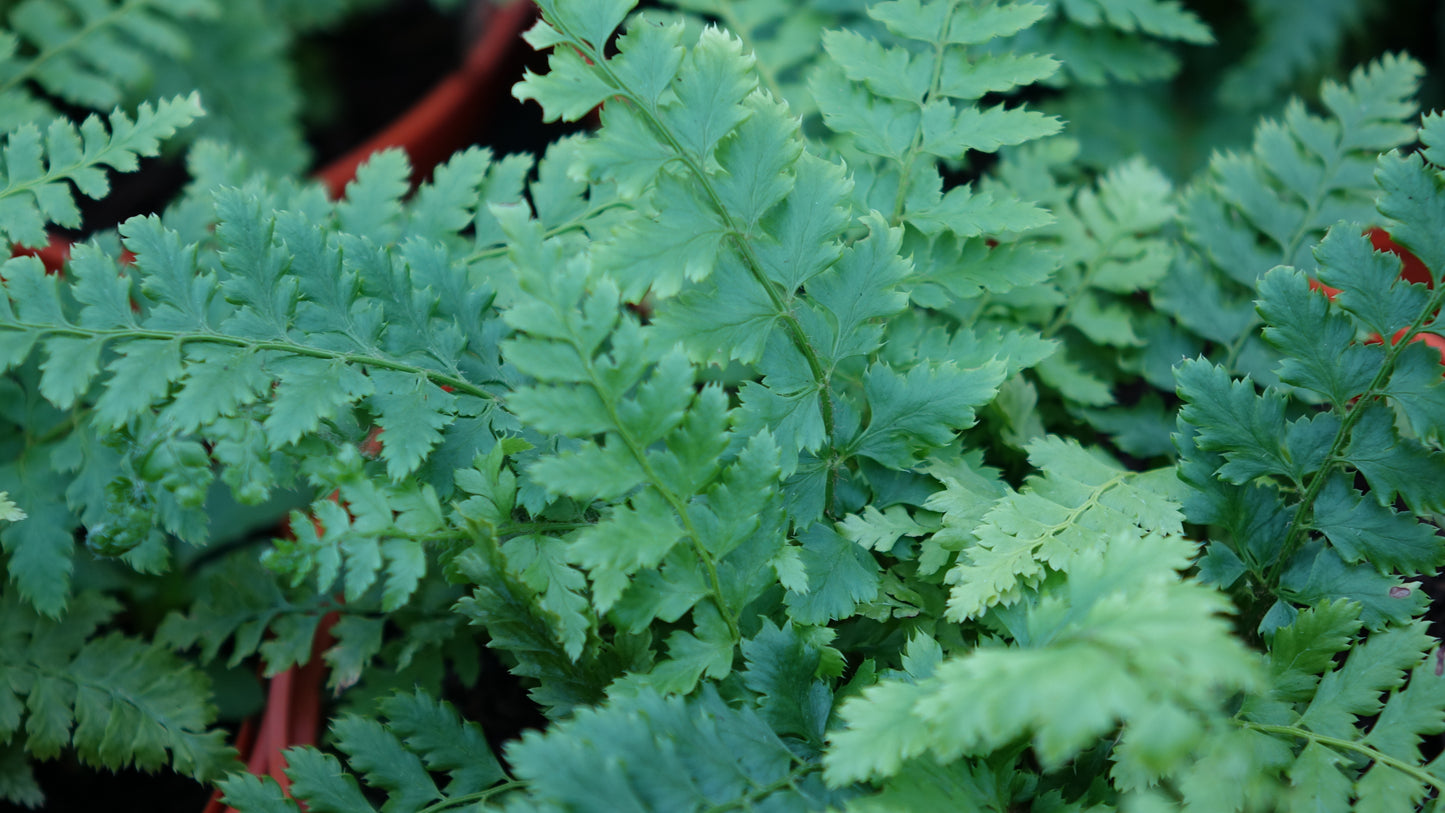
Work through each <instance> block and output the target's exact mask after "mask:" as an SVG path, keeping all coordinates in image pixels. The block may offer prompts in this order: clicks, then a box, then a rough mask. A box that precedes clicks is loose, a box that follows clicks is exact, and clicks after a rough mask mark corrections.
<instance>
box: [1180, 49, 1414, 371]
mask: <svg viewBox="0 0 1445 813" xmlns="http://www.w3.org/2000/svg"><path fill="white" fill-rule="evenodd" d="M1420 70H1421V68H1420V66H1419V64H1417V63H1416V62H1414V61H1413V60H1410V59H1409V58H1406V57H1399V56H1393V55H1387V56H1385V57H1383V58H1382V59H1380V60H1378V61H1376V62H1373V63H1371V64H1370V65H1368V66H1365V67H1362V68H1359V69H1357V70H1355V71H1354V72H1353V73H1352V74H1351V75H1350V78H1349V81H1348V83H1347V84H1343V85H1341V84H1337V83H1334V82H1326V83H1324V85H1323V86H1322V89H1321V99H1322V101H1323V104H1324V106H1325V108H1326V109H1327V110H1328V111H1329V114H1330V115H1329V117H1328V118H1319V117H1316V116H1314V115H1312V114H1310V113H1309V112H1308V111H1307V110H1306V108H1305V106H1304V104H1303V103H1302V102H1299V101H1293V102H1290V103H1289V105H1287V106H1286V108H1285V110H1284V115H1283V119H1282V120H1281V121H1268V120H1267V121H1265V122H1264V123H1262V124H1261V125H1260V127H1259V128H1258V129H1257V130H1256V132H1255V138H1254V143H1253V146H1252V147H1251V149H1250V150H1249V152H1247V153H1245V154H1223V155H1217V156H1215V158H1214V159H1213V160H1212V161H1211V164H1210V168H1209V169H1208V170H1207V171H1206V172H1205V173H1204V174H1203V175H1202V176H1201V177H1200V178H1199V179H1198V180H1197V181H1196V183H1195V184H1194V185H1193V186H1192V187H1191V188H1190V189H1189V190H1187V191H1186V192H1185V194H1184V196H1183V199H1182V202H1181V209H1180V210H1181V214H1182V216H1183V221H1184V229H1185V235H1186V237H1187V238H1188V240H1189V242H1190V243H1191V244H1192V245H1193V246H1194V248H1195V251H1196V252H1197V253H1198V255H1199V256H1200V258H1202V259H1203V260H1204V262H1205V265H1204V266H1200V265H1196V264H1193V263H1184V264H1180V265H1177V266H1176V270H1175V271H1174V272H1172V273H1171V274H1170V275H1169V276H1168V277H1167V278H1166V279H1165V281H1164V282H1163V284H1162V285H1161V286H1160V289H1159V290H1158V291H1157V292H1156V293H1155V295H1154V302H1155V303H1156V305H1157V306H1158V307H1160V308H1161V309H1163V310H1165V311H1167V312H1169V313H1170V314H1172V315H1174V316H1175V317H1176V318H1178V319H1179V320H1180V322H1181V323H1182V324H1184V325H1185V326H1186V327H1187V328H1188V329H1189V330H1190V331H1192V332H1193V333H1195V334H1196V335H1198V336H1201V337H1204V338H1206V339H1209V340H1211V341H1214V342H1218V343H1220V344H1222V345H1224V346H1225V349H1224V351H1223V357H1222V360H1223V361H1224V363H1225V365H1226V366H1227V367H1230V368H1232V369H1241V370H1243V371H1246V372H1249V373H1250V374H1251V375H1252V376H1253V377H1254V378H1255V379H1256V380H1259V381H1264V382H1266V383H1272V374H1271V373H1270V371H1269V365H1268V364H1267V363H1260V362H1261V361H1263V360H1264V359H1265V358H1268V356H1269V353H1268V351H1266V350H1264V348H1262V347H1260V346H1259V345H1258V344H1257V340H1256V339H1255V338H1254V336H1253V329H1254V327H1255V326H1256V325H1257V324H1258V322H1257V321H1256V319H1255V318H1254V315H1253V312H1252V303H1251V299H1252V291H1253V289H1254V286H1255V284H1256V282H1257V281H1258V279H1259V278H1260V277H1261V276H1262V275H1263V274H1264V272H1266V271H1268V270H1269V269H1271V268H1273V267H1274V266H1276V265H1279V264H1288V265H1293V266H1294V267H1296V268H1300V269H1302V270H1304V271H1306V272H1309V271H1313V270H1314V269H1315V268H1316V267H1317V261H1316V260H1315V258H1314V256H1313V255H1312V253H1311V248H1312V246H1313V245H1314V243H1315V242H1316V241H1317V240H1318V239H1319V238H1320V237H1322V236H1323V232H1324V230H1325V229H1326V228H1327V227H1329V226H1332V225H1334V223H1335V222H1336V221H1338V220H1341V219H1346V220H1351V221H1355V222H1361V223H1368V222H1370V221H1371V220H1373V219H1374V213H1373V206H1372V197H1373V186H1372V184H1371V183H1370V169H1371V167H1372V166H1373V163H1374V160H1375V157H1376V155H1377V154H1378V153H1380V152H1384V151H1386V150H1389V149H1392V148H1394V147H1396V146H1399V145H1401V144H1403V143H1405V142H1406V141H1408V140H1409V139H1410V138H1411V137H1412V135H1411V128H1410V127H1409V126H1408V125H1406V124H1404V123H1403V121H1402V120H1403V119H1405V118H1406V117H1408V116H1409V115H1410V114H1411V113H1412V112H1413V105H1412V103H1411V101H1410V97H1411V96H1412V95H1413V94H1414V92H1415V89H1416V87H1417V85H1418V83H1419V78H1420ZM1205 268H1208V269H1209V270H1208V271H1204V269H1205ZM1245 363H1247V366H1241V365H1242V364H1245Z"/></svg>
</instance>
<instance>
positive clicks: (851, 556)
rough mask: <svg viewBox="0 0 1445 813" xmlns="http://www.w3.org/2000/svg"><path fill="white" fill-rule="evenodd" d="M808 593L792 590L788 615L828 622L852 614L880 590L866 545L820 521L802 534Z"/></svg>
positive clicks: (806, 621)
mask: <svg viewBox="0 0 1445 813" xmlns="http://www.w3.org/2000/svg"><path fill="white" fill-rule="evenodd" d="M800 539H801V541H802V543H803V550H802V554H801V558H802V563H803V570H804V571H805V572H806V573H807V574H808V590H807V592H805V593H800V592H795V591H791V590H790V591H789V592H788V594H787V597H786V599H784V600H785V601H786V602H787V605H788V615H789V616H790V617H791V618H792V619H793V620H794V621H795V622H797V623H799V624H825V623H827V622H829V621H831V620H833V619H836V618H846V617H848V616H849V615H851V614H852V613H853V611H854V608H855V607H857V606H858V603H859V602H864V601H872V600H873V597H874V596H875V595H877V593H878V563H877V562H876V561H874V559H873V556H872V555H871V554H869V553H868V551H867V550H866V549H864V548H863V546H861V545H858V544H855V543H853V542H851V541H849V540H848V539H845V538H844V537H842V536H839V535H838V533H837V532H836V531H834V530H833V529H831V528H829V527H827V526H826V525H823V524H821V523H819V524H815V525H813V526H811V527H809V528H808V529H807V530H806V531H804V532H803V533H802V534H801V535H800Z"/></svg>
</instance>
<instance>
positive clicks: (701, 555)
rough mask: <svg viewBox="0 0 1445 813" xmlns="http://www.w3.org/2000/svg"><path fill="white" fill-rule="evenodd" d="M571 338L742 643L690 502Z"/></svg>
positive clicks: (583, 348) (577, 339) (584, 348)
mask: <svg viewBox="0 0 1445 813" xmlns="http://www.w3.org/2000/svg"><path fill="white" fill-rule="evenodd" d="M569 339H570V340H571V344H572V348H573V350H575V351H576V353H577V357H578V358H580V359H583V361H584V366H585V367H586V368H587V378H588V380H589V381H590V382H591V384H592V389H593V390H595V391H596V392H597V397H598V398H599V399H600V400H601V401H602V404H603V405H604V406H605V407H606V408H607V415H608V417H609V418H611V419H612V426H613V431H615V432H616V433H617V436H618V437H619V438H621V439H622V442H623V443H625V444H627V450H628V451H629V452H631V453H632V456H633V458H635V459H636V460H637V465H638V466H640V467H641V468H642V473H643V474H644V475H645V476H646V477H647V481H648V482H649V483H650V484H651V486H652V488H653V490H654V491H656V492H657V493H658V494H659V495H660V496H661V497H662V498H663V499H664V500H666V501H667V504H668V505H669V506H671V507H672V510H673V511H674V512H675V513H676V514H677V517H678V519H679V520H681V521H682V527H683V532H684V533H685V534H686V535H687V537H688V538H689V539H690V540H691V541H692V549H693V552H694V553H696V554H697V558H698V560H699V561H701V562H702V564H703V567H704V568H706V569H707V578H708V583H709V585H710V586H711V588H712V598H713V602H714V603H715V604H717V609H718V614H719V615H721V616H722V618H723V621H724V622H725V623H726V624H727V627H728V634H729V635H730V636H731V637H732V639H733V641H734V642H737V641H741V640H742V632H741V630H739V628H738V621H737V618H736V617H734V615H733V612H732V610H731V609H730V608H729V607H728V604H727V599H726V597H725V596H724V594H723V589H722V579H721V578H720V577H719V576H718V572H717V563H716V562H715V561H713V557H712V552H711V551H709V550H708V549H707V546H706V545H704V544H703V542H702V534H701V533H699V532H698V530H697V526H696V525H695V524H694V523H693V521H692V515H691V514H689V513H688V510H687V503H686V501H684V500H683V498H682V497H680V496H679V495H678V494H677V493H676V492H674V491H673V490H672V489H671V488H669V487H668V486H667V480H666V479H664V478H663V477H661V476H659V475H658V473H657V470H656V469H654V468H653V467H652V461H651V460H649V459H648V457H647V448H646V446H645V445H644V444H643V443H642V442H641V441H639V440H638V439H637V438H635V437H633V435H632V433H631V432H630V431H628V429H627V422H626V421H624V420H623V419H622V412H621V409H620V408H619V406H618V404H617V400H616V399H615V398H614V397H613V394H612V392H611V390H610V389H609V388H608V387H607V386H606V384H605V382H603V381H602V379H601V378H599V377H598V375H597V368H596V366H595V365H593V363H592V356H591V352H590V350H589V349H588V346H587V344H586V343H585V342H584V341H583V340H582V339H581V338H580V337H578V336H576V335H575V334H573V335H571V336H570V337H569Z"/></svg>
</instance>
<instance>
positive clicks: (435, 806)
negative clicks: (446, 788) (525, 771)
mask: <svg viewBox="0 0 1445 813" xmlns="http://www.w3.org/2000/svg"><path fill="white" fill-rule="evenodd" d="M525 786H526V783H525V782H522V781H521V780H518V779H511V780H508V781H506V782H503V783H501V784H500V785H493V786H491V787H490V788H487V789H486V790H479V791H477V792H475V793H464V794H462V795H461V796H453V797H452V798H450V799H442V800H441V801H439V802H433V803H432V804H429V805H427V806H426V807H423V808H422V809H421V810H418V811H417V813H439V811H442V810H446V809H447V808H449V807H458V806H460V805H464V804H470V803H471V802H486V801H487V800H489V799H491V798H492V797H493V796H500V795H501V794H503V793H509V792H511V791H514V790H519V789H521V788H523V787H525Z"/></svg>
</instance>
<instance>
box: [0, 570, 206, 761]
mask: <svg viewBox="0 0 1445 813" xmlns="http://www.w3.org/2000/svg"><path fill="white" fill-rule="evenodd" d="M118 609H119V607H118V605H116V604H115V603H114V602H112V601H110V600H108V599H104V598H101V597H99V596H98V595H96V594H86V595H85V596H84V597H79V598H77V599H76V600H75V601H74V602H73V603H72V606H71V608H70V612H69V613H68V614H67V615H66V616H65V617H64V618H62V619H61V620H59V621H54V620H49V619H44V618H42V617H40V616H38V615H36V614H35V613H34V611H33V610H31V609H30V608H29V607H27V606H25V605H24V604H22V603H20V601H19V599H18V597H16V596H15V595H14V594H13V593H12V592H10V591H7V592H6V595H5V596H4V597H3V599H0V616H3V617H4V619H5V623H4V630H5V645H4V647H3V651H4V655H3V656H0V658H3V668H4V670H5V672H6V674H7V675H9V676H10V680H9V684H8V686H7V688H6V690H5V692H4V696H3V699H0V708H3V709H4V711H3V712H0V736H3V737H4V738H5V739H7V740H9V739H11V738H12V737H15V736H16V735H17V734H19V735H20V737H21V741H22V742H24V743H25V748H26V750H27V751H28V752H29V753H30V754H31V755H33V756H35V757H38V758H40V759H53V758H54V757H55V756H56V755H58V754H59V753H60V752H61V750H62V749H66V748H73V749H74V750H75V753H76V755H77V756H78V757H79V758H80V759H81V761H83V762H85V763H87V764H91V765H95V766H99V767H106V768H110V769H112V770H114V769H117V768H121V767H125V766H136V767H139V768H143V769H146V770H154V769H156V768H158V767H161V766H164V765H166V764H169V765H171V766H172V767H173V768H174V769H175V770H177V771H180V772H182V773H186V774H189V775H192V776H195V777H196V778H198V779H202V780H209V779H214V778H216V777H219V776H220V775H221V774H222V773H223V772H224V771H226V770H228V769H230V768H231V767H232V766H233V764H234V752H233V751H232V750H231V748H230V747H228V746H226V745H225V744H224V733H223V732H221V731H219V730H214V731H213V730H210V728H209V727H210V725H211V723H212V721H213V720H214V717H215V711H214V709H212V708H211V707H210V705H209V697H210V690H209V686H208V685H207V681H206V679H205V677H204V676H203V675H202V674H201V673H200V672H199V671H197V670H195V669H194V668H192V667H189V666H186V665H184V664H182V663H181V662H180V661H179V660H178V659H177V658H176V657H175V656H173V655H172V654H171V653H170V652H169V651H168V650H166V649H165V648H164V647H162V646H159V645H154V644H146V643H143V642H141V641H139V640H136V639H134V638H130V637H127V636H124V635H121V634H120V633H115V632H112V633H108V634H105V635H103V636H97V635H96V632H97V628H98V627H100V626H101V625H102V624H105V623H106V622H107V621H108V620H109V618H110V617H111V616H112V615H113V614H114V613H115V612H116V611H117V610H118ZM22 731H23V733H21V732H22Z"/></svg>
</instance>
